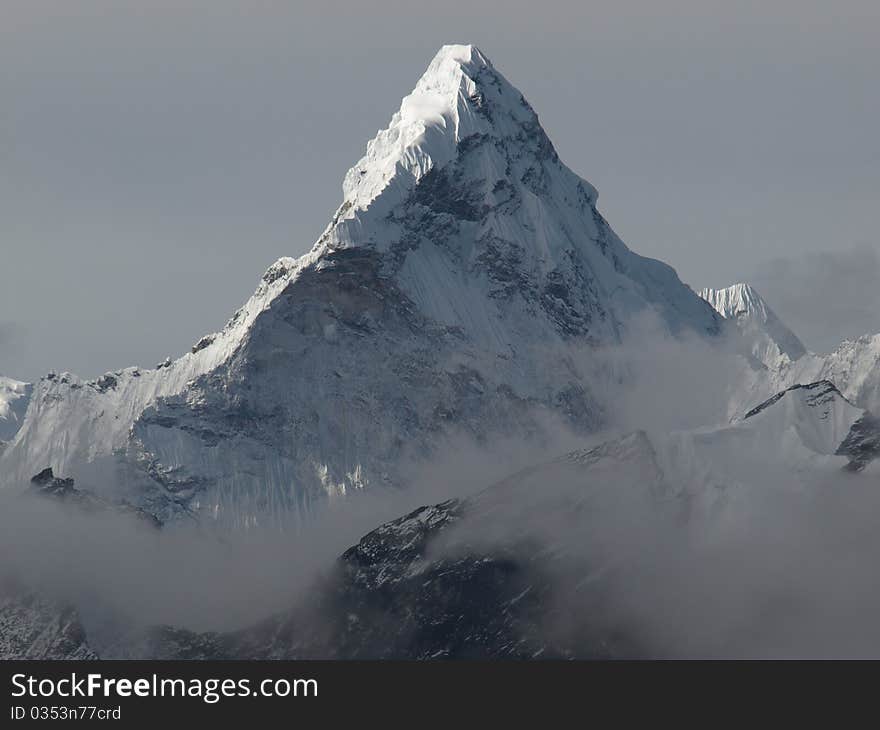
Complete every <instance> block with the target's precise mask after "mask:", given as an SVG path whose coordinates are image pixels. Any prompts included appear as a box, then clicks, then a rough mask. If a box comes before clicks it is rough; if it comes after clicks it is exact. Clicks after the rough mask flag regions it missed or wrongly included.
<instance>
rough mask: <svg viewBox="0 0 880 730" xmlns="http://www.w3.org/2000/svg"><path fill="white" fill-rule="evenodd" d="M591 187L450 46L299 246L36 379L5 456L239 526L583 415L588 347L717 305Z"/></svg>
mask: <svg viewBox="0 0 880 730" xmlns="http://www.w3.org/2000/svg"><path fill="white" fill-rule="evenodd" d="M596 197H597V196H596V190H595V188H593V187H592V186H591V185H590V184H589V183H587V182H585V181H584V180H582V179H580V178H579V177H578V176H577V175H575V174H574V173H573V172H572V171H571V170H569V169H568V168H567V167H566V166H565V165H564V164H562V162H561V161H560V160H559V157H558V155H557V153H556V150H555V149H554V147H553V145H552V144H551V142H550V140H549V139H548V138H547V135H546V134H545V133H544V130H543V129H542V128H541V125H540V123H539V122H538V117H537V116H536V114H535V112H534V111H533V110H532V108H531V107H530V106H529V104H528V103H527V102H526V100H525V99H524V98H523V97H522V95H521V94H520V93H519V92H518V91H517V90H516V89H515V88H514V87H513V86H511V85H510V83H509V82H508V81H507V80H506V79H505V78H504V77H503V76H502V75H501V73H500V72H499V71H498V70H497V69H496V68H495V67H494V66H493V65H492V64H491V63H490V62H489V60H488V59H487V58H486V56H485V55H484V54H483V53H482V52H480V51H479V50H478V49H476V48H475V47H473V46H444V47H443V48H442V49H441V50H440V52H439V53H438V54H437V56H436V57H435V58H434V60H433V61H432V62H431V64H430V66H429V67H428V70H427V72H426V73H425V74H424V75H423V76H422V78H421V79H420V80H419V81H418V83H417V84H416V87H415V90H414V91H413V92H412V93H411V94H410V95H409V96H407V97H406V98H405V99H404V100H403V102H402V104H401V107H400V110H399V111H398V112H397V113H395V114H394V116H393V117H392V118H391V121H390V123H389V125H388V127H387V129H385V130H382V131H380V132H379V133H378V134H377V136H376V137H375V138H374V139H373V140H372V141H371V142H370V143H369V144H368V145H367V150H366V154H365V155H364V157H363V158H362V159H361V160H360V161H359V162H358V163H357V164H356V165H355V166H354V167H353V168H352V169H351V170H350V171H349V172H348V174H347V175H346V176H345V182H344V184H343V201H342V204H341V205H340V207H339V209H338V210H337V211H336V213H335V215H334V216H333V217H332V220H331V222H330V224H329V225H328V227H327V229H326V230H325V231H324V233H323V234H322V235H321V237H320V238H319V240H318V241H317V243H316V244H315V245H314V246H313V248H312V249H311V250H310V251H309V253H307V254H306V255H304V256H302V257H301V258H299V259H292V258H282V259H279V260H278V261H277V262H276V263H275V264H273V265H272V266H271V267H270V268H269V270H268V271H267V272H266V274H265V275H264V276H263V278H262V281H261V282H260V284H259V287H258V288H257V291H256V292H255V294H254V295H253V297H251V299H250V300H249V301H248V302H247V303H246V304H245V305H244V306H243V307H242V308H241V309H240V310H239V311H238V312H236V313H235V314H234V315H233V317H232V318H231V319H230V320H229V322H228V323H227V324H226V326H225V327H224V328H223V329H222V330H221V331H219V332H217V333H213V334H210V335H206V336H205V337H202V338H201V339H200V340H199V341H198V342H197V343H196V344H195V345H194V346H193V348H192V351H191V352H189V353H187V354H185V355H184V356H183V357H181V358H179V359H177V360H171V359H168V360H166V361H164V362H162V363H160V364H159V365H158V366H157V367H155V368H153V369H143V368H128V369H125V370H121V371H116V372H112V373H107V374H105V375H103V376H101V377H100V378H97V379H95V380H88V381H85V380H81V379H79V378H76V377H75V376H73V375H70V374H67V373H63V374H61V375H55V374H50V375H49V376H47V377H46V378H44V379H43V380H42V381H41V382H40V383H39V384H38V385H37V386H35V390H34V395H33V398H32V399H31V403H30V407H29V410H28V413H27V417H26V419H25V423H24V425H23V427H22V429H21V430H20V431H19V433H18V434H17V436H16V439H15V441H14V442H13V443H12V444H10V446H9V447H8V448H7V449H6V451H5V452H4V454H3V456H2V460H3V461H2V472H3V473H5V474H6V475H7V478H11V479H13V480H16V479H17V480H19V481H23V480H25V479H27V478H28V477H30V476H31V475H32V474H34V473H36V472H37V471H40V470H41V469H42V468H44V467H46V466H52V467H53V468H54V469H55V470H56V471H57V472H59V473H65V474H72V475H77V473H78V472H79V470H80V469H81V468H84V467H83V465H84V464H86V463H89V462H90V463H91V465H90V466H89V469H90V470H91V471H95V470H96V469H97V467H102V468H104V469H105V470H108V471H107V472H106V473H107V474H110V475H112V477H113V478H112V479H107V480H106V481H107V482H108V485H120V484H124V485H125V491H126V494H124V495H114V497H116V498H119V497H124V498H126V499H127V500H129V501H130V502H132V503H134V504H136V505H138V506H139V507H143V508H146V509H149V510H151V511H153V512H154V513H156V514H157V515H158V516H159V517H160V518H161V519H163V520H166V519H173V518H174V517H176V516H179V515H183V514H190V515H195V516H198V517H208V518H211V519H216V520H218V521H220V522H224V523H228V524H231V525H237V526H246V525H252V524H254V523H259V522H266V521H267V520H275V519H283V518H284V517H285V516H286V515H288V514H289V513H291V512H293V513H296V514H299V515H305V514H307V513H308V512H309V511H310V510H311V509H312V507H313V506H314V505H316V504H319V503H321V502H324V501H326V500H327V499H337V498H340V497H342V496H343V495H345V494H346V493H347V492H348V491H349V490H351V489H361V488H368V487H369V488H375V487H376V486H381V485H399V484H402V479H401V476H400V464H401V463H402V462H403V461H405V460H410V459H415V460H420V459H425V458H430V457H431V456H432V455H433V454H436V453H437V451H438V449H439V448H441V447H442V445H443V443H444V440H445V439H446V438H448V437H449V436H452V435H461V434H464V435H465V436H468V437H470V438H474V439H477V440H482V439H487V438H491V437H493V436H496V435H516V436H518V437H529V438H535V437H540V434H541V433H542V431H543V429H544V428H545V424H546V423H547V418H548V416H552V417H554V418H558V419H561V420H562V421H563V422H564V423H565V424H566V425H567V426H568V427H570V428H573V429H575V430H577V431H581V432H586V431H590V430H592V429H595V428H596V427H597V426H599V425H600V424H601V423H602V419H603V414H602V411H601V408H600V407H599V406H598V405H597V399H596V398H595V397H594V396H593V389H594V388H595V385H594V383H592V382H591V381H590V380H589V379H588V377H587V375H586V374H585V373H584V372H583V371H582V370H583V369H582V368H581V367H579V365H578V363H579V362H580V363H582V362H583V360H582V358H581V354H582V353H583V351H584V350H585V349H589V348H590V347H592V346H594V345H597V344H609V343H615V342H618V341H620V340H621V339H622V338H623V337H624V336H625V333H626V329H627V323H628V321H629V320H630V318H632V317H633V316H634V315H638V314H639V313H641V312H645V311H651V312H655V313H656V315H657V318H658V319H659V322H660V325H661V326H662V327H663V328H665V329H666V330H667V331H668V332H670V333H677V332H680V331H684V330H694V331H697V332H699V333H702V334H714V333H717V332H718V330H719V323H720V317H719V316H718V315H717V314H716V313H715V312H714V311H713V310H712V308H711V307H710V306H708V305H707V304H706V303H705V302H704V301H703V300H701V299H700V298H699V297H698V296H697V295H696V294H694V292H692V291H691V290H690V289H689V288H688V287H686V286H685V285H683V284H682V283H681V281H680V280H679V279H678V276H677V275H676V274H675V272H674V271H673V270H672V269H671V268H670V267H669V266H667V265H666V264H663V263H661V262H659V261H654V260H652V259H647V258H643V257H641V256H638V255H637V254H634V253H633V252H631V251H630V250H629V249H628V248H627V247H626V246H625V245H624V244H623V243H622V242H621V241H620V239H619V238H618V237H617V236H616V235H615V234H614V232H613V231H612V230H611V228H610V226H609V225H608V224H607V222H606V221H605V220H604V218H602V216H601V215H600V214H599V212H598V211H597V209H596ZM575 355H577V356H575ZM93 481H94V480H93ZM108 488H113V489H119V488H120V487H118V486H112V487H111V486H108Z"/></svg>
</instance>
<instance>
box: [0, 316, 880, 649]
mask: <svg viewBox="0 0 880 730" xmlns="http://www.w3.org/2000/svg"><path fill="white" fill-rule="evenodd" d="M626 331H627V332H628V333H629V334H628V336H627V338H626V340H625V341H624V342H623V343H622V344H620V345H619V346H615V347H605V348H598V349H589V350H578V351H572V352H571V353H569V356H570V358H571V361H572V364H573V366H574V367H575V368H576V369H578V370H580V371H581V373H586V374H589V377H590V378H591V380H588V382H592V383H594V385H595V387H594V390H593V392H592V393H591V395H592V397H593V398H594V400H595V402H596V408H597V409H598V410H600V411H601V412H603V413H604V414H605V415H606V425H605V428H603V429H602V430H601V431H598V432H594V433H590V434H583V433H576V432H574V431H573V430H571V429H570V428H568V427H567V426H565V425H564V424H563V423H562V422H560V421H558V420H557V419H554V418H553V417H552V416H549V415H548V416H547V417H546V420H545V422H544V423H543V436H542V438H540V439H537V440H535V439H528V440H526V439H519V438H512V437H510V438H506V439H494V440H488V441H486V442H484V443H479V444H478V443H475V442H474V440H473V439H472V438H471V437H468V436H467V435H465V434H453V435H451V436H449V437H448V439H447V440H446V441H445V442H444V443H442V444H440V445H439V446H438V449H437V452H436V453H435V454H434V457H433V459H431V460H430V461H428V462H424V461H419V460H417V459H413V460H412V461H411V462H410V463H408V464H407V465H406V466H405V468H404V469H403V472H404V474H405V475H406V484H407V486H406V487H405V488H401V489H393V490H392V489H389V490H381V489H367V490H365V491H363V492H357V493H353V494H350V495H348V496H347V497H346V498H345V499H344V500H342V501H341V502H335V503H330V504H328V505H326V506H325V507H324V508H322V509H320V510H319V511H318V512H317V513H316V514H314V515H313V516H312V519H311V520H310V521H309V522H307V523H297V524H291V525H290V526H289V527H288V529H271V530H270V529H253V530H248V531H242V532H238V533H229V532H222V533H221V532H218V531H215V530H212V529H211V528H210V527H209V526H205V525H199V524H196V523H186V522H184V523H179V524H172V525H167V526H165V527H164V528H162V529H153V528H151V527H149V526H146V525H144V524H142V523H140V522H136V521H134V520H132V519H131V518H130V517H126V516H123V515H120V514H118V513H117V512H116V511H114V510H107V511H104V512H98V513H84V512H82V511H81V510H78V509H76V508H74V507H73V506H71V505H66V504H60V503H56V502H54V501H51V500H47V499H38V498H33V497H28V496H27V495H23V494H11V493H10V494H6V495H4V498H3V503H2V505H0V556H2V558H0V573H3V574H7V575H14V576H15V577H16V578H17V579H20V580H22V581H23V582H24V583H25V584H26V585H27V586H28V588H29V589H31V590H35V591H37V592H39V593H40V594H42V595H46V596H47V597H50V598H52V599H54V600H57V601H60V602H65V603H72V604H73V605H74V606H76V607H77V609H78V610H79V612H80V615H81V617H82V619H83V621H84V623H85V625H86V627H87V630H88V631H89V633H90V640H91V641H94V642H95V643H96V645H98V646H100V645H102V643H103V644H105V645H112V644H113V642H115V641H120V640H123V639H124V635H125V633H126V631H130V630H133V628H134V627H145V626H153V625H158V624H167V625H172V626H177V627H182V628H188V629H191V630H194V631H209V630H212V631H229V630H233V629H237V628H241V627H245V626H248V625H251V624H253V623H255V622H257V621H260V620H261V619H264V618H266V617H267V616H269V615H271V614H273V613H277V612H281V611H285V610H288V609H290V608H291V607H292V606H295V605H297V604H299V603H301V602H303V601H305V600H307V599H308V598H309V596H310V595H311V592H312V591H315V590H317V589H318V588H317V586H318V585H319V584H320V581H319V579H320V578H321V576H323V575H325V574H326V572H327V571H328V570H329V569H330V568H331V567H332V566H333V564H334V561H335V560H336V559H337V558H338V556H339V555H340V554H341V553H342V552H343V551H344V550H345V549H346V548H348V547H349V546H350V545H352V544H354V543H356V542H357V541H358V540H359V539H360V537H361V536H363V535H364V534H365V533H367V532H369V531H370V530H372V529H374V528H375V527H377V526H378V525H380V524H382V523H383V522H386V521H388V520H390V519H393V518H395V517H398V516H400V515H401V514H405V513H407V512H409V511H411V510H412V509H414V508H416V507H419V506H421V505H426V504H434V503H438V502H441V501H444V500H447V499H449V498H451V497H463V498H466V499H467V500H468V502H467V503H466V504H467V508H466V517H465V519H463V520H462V521H461V524H460V525H458V526H457V527H456V529H455V530H453V531H452V532H451V533H450V534H449V535H448V536H446V537H444V538H443V539H442V540H438V541H437V542H436V543H435V544H434V545H432V547H431V549H430V552H429V555H428V559H438V557H442V556H444V555H449V554H450V552H456V551H458V552H460V551H461V550H469V551H477V552H484V553H487V554H492V553H493V552H495V551H498V550H501V549H504V550H512V551H514V552H516V551H517V550H521V549H523V548H522V546H524V545H527V546H528V552H527V554H524V555H523V559H524V560H525V561H527V562H528V563H529V564H530V565H532V566H535V565H537V566H538V568H537V569H538V570H539V571H540V574H541V579H542V580H545V581H549V582H550V586H551V591H550V595H551V600H550V604H549V605H548V606H547V611H546V624H545V625H544V627H543V629H544V631H545V632H546V635H547V636H549V637H553V638H554V640H556V641H557V642H562V643H566V642H568V645H570V646H572V647H575V649H576V650H581V649H582V650H583V652H584V653H589V651H590V646H589V645H587V644H584V643H583V642H584V641H586V640H587V639H585V638H584V637H585V636H586V637H588V639H590V640H592V639H595V637H597V636H609V635H613V636H617V637H625V640H624V642H623V645H624V646H625V650H622V651H623V654H624V655H636V656H646V657H664V658H668V657H687V658H694V657H706V658H721V657H726V658H731V657H807V656H809V657H853V656H877V655H878V654H880V629H878V628H876V627H875V624H876V619H875V617H876V614H877V611H878V609H880V575H878V574H877V573H876V569H875V567H874V562H875V559H874V556H875V555H877V554H878V552H880V530H877V529H876V525H877V522H878V517H880V493H878V491H877V486H878V485H877V476H876V473H873V474H872V473H871V472H870V471H866V473H864V474H861V475H853V474H845V473H843V472H842V471H841V470H840V465H839V464H838V463H836V462H833V460H830V461H829V460H828V459H826V460H824V461H822V460H819V461H817V463H816V465H815V469H813V470H812V471H809V472H807V473H804V472H803V471H794V470H791V469H788V468H787V467H786V465H784V464H781V463H777V462H775V461H773V459H772V458H770V457H768V455H767V454H766V453H764V452H761V453H757V452H751V451H749V450H747V449H743V448H734V447H733V446H731V447H729V453H721V452H718V451H716V452H714V453H713V459H712V462H711V463H699V462H691V461H688V460H685V459H683V458H682V456H681V454H680V453H679V452H678V451H677V449H676V444H677V443H678V442H677V441H676V433H679V432H681V430H682V429H695V428H701V427H706V426H711V425H718V424H722V423H724V422H725V413H726V410H725V409H726V404H727V398H728V396H729V393H728V387H729V385H730V383H731V382H732V381H733V380H734V378H735V375H736V372H737V369H738V368H740V367H743V366H744V365H745V363H744V361H743V360H742V359H741V358H739V357H738V355H737V354H736V353H737V346H738V345H737V343H736V342H735V341H733V340H731V339H728V338H727V337H722V338H717V340H707V339H706V338H704V337H701V336H697V335H688V334H683V335H681V336H679V337H675V338H673V337H671V336H669V335H667V334H662V333H661V332H660V331H659V330H658V329H657V326H656V319H655V318H653V317H652V316H649V315H646V316H645V317H641V318H638V319H636V320H634V321H633V322H631V323H629V325H628V327H627V328H626ZM549 356H551V355H550V354H549V353H548V357H549ZM553 356H555V354H554V355H553ZM634 431H639V432H643V433H644V434H645V437H644V438H645V439H646V440H645V442H644V443H646V444H648V446H647V447H645V448H644V449H643V448H642V446H641V445H640V444H642V441H640V440H639V439H636V440H635V441H633V442H632V443H634V444H636V447H637V448H636V450H635V451H633V452H627V458H626V459H623V460H620V461H614V460H612V461H610V462H599V466H595V465H593V466H589V467H587V466H585V465H584V464H582V463H580V462H578V461H577V460H576V459H575V460H571V459H569V460H563V461H561V462H560V461H556V459H557V457H559V456H560V455H562V454H565V453H567V452H571V451H576V450H580V451H584V450H586V449H590V448H592V447H595V446H597V445H598V444H601V443H603V442H611V443H614V442H615V441H616V440H618V439H620V438H621V437H622V436H624V435H626V434H629V433H632V432H634ZM640 438H641V437H640ZM627 443H630V442H627ZM730 443H733V442H730ZM730 465H735V469H734V468H733V467H730ZM523 469H526V471H521V470H523ZM511 475H513V476H511ZM65 476H67V475H65ZM72 476H76V474H73V475H72ZM489 485H494V486H489ZM77 487H78V488H83V489H88V488H89V484H88V483H86V482H83V483H81V484H80V483H78V484H77ZM536 546H537V547H536ZM536 555H538V556H544V557H540V559H539V560H538V562H537V563H536V558H535V556H536ZM545 557H546V559H545Z"/></svg>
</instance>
